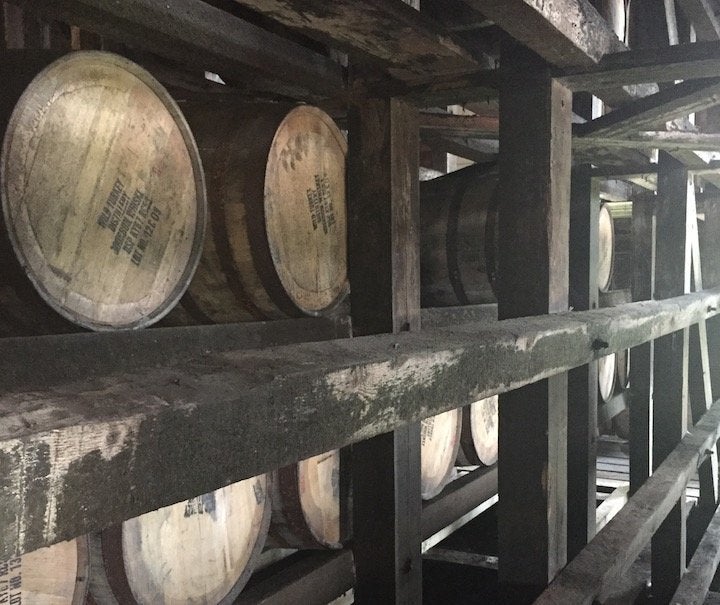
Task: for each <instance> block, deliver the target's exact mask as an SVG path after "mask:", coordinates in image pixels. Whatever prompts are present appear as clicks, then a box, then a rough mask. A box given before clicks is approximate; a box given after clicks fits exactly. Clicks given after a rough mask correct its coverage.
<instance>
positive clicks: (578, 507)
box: [567, 165, 600, 559]
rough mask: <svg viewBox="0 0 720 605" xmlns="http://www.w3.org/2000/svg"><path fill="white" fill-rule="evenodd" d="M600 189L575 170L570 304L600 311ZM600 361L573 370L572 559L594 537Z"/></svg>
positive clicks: (586, 168) (586, 169) (587, 171)
mask: <svg viewBox="0 0 720 605" xmlns="http://www.w3.org/2000/svg"><path fill="white" fill-rule="evenodd" d="M599 194H600V187H599V183H598V182H597V180H595V179H593V178H592V168H591V166H590V165H582V166H578V167H575V168H573V171H572V188H571V204H570V247H569V254H570V267H569V271H570V306H571V308H573V309H577V310H588V309H596V308H597V307H598V287H597V266H598V216H599V211H600V195H599ZM597 372H598V367H597V362H591V363H589V364H588V365H585V366H580V367H579V368H573V369H572V370H570V372H568V419H567V423H568V428H567V440H568V441H567V482H568V504H567V540H568V542H567V549H568V558H569V559H572V557H574V556H575V555H576V554H577V553H578V552H580V551H581V550H582V549H583V548H584V546H585V545H586V544H587V542H588V540H590V539H591V538H592V537H593V536H594V535H595V526H596V521H595V508H596V504H595V498H596V489H597V488H596V476H595V475H596V463H597V439H596V434H597V413H598V410H597V406H598V387H597V385H598V374H597Z"/></svg>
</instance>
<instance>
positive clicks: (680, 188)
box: [651, 152, 688, 602]
mask: <svg viewBox="0 0 720 605" xmlns="http://www.w3.org/2000/svg"><path fill="white" fill-rule="evenodd" d="M687 182H688V173H687V169H686V168H685V166H683V165H682V164H681V163H680V162H678V161H677V160H675V159H674V158H672V157H670V156H668V155H666V154H664V153H662V152H661V154H660V158H659V161H658V192H657V200H656V207H655V217H656V233H657V240H656V245H655V247H656V252H655V254H656V265H655V286H654V296H655V298H657V299H663V298H669V297H671V296H676V295H678V294H680V293H682V292H683V291H684V285H685V235H686V227H685V226H686V222H687V221H686V217H687V202H688V200H687ZM652 393H653V394H652V415H653V423H652V446H653V449H652V466H653V468H655V469H657V468H658V467H659V466H660V464H661V463H662V462H663V461H664V460H665V458H666V457H667V456H668V455H670V453H671V452H672V451H673V450H674V449H675V447H676V446H677V444H678V443H679V442H680V439H682V436H683V435H684V434H685V431H686V429H687V417H688V332H687V330H678V331H676V332H673V333H672V334H668V335H666V336H663V337H661V338H659V339H657V340H656V341H655V342H654V343H653V391H652ZM685 509H686V505H685V498H681V499H680V500H679V502H678V503H677V505H676V506H675V507H674V508H673V509H672V511H670V513H669V515H668V516H667V518H666V519H665V520H664V521H663V523H662V525H661V526H660V528H659V529H658V531H657V533H656V534H655V535H654V536H653V539H652V558H651V569H652V586H653V588H652V590H653V595H654V597H655V598H657V599H659V600H660V601H661V602H665V601H668V600H669V599H670V597H672V594H673V592H675V588H676V586H677V585H678V582H679V581H680V578H681V577H682V574H683V572H684V570H685V557H686V541H687V536H686V533H687V532H686V518H687V512H686V510H685Z"/></svg>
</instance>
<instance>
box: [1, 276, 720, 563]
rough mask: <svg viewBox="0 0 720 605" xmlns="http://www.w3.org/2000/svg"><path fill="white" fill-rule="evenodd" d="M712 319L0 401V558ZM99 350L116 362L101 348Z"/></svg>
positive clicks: (479, 341)
mask: <svg viewBox="0 0 720 605" xmlns="http://www.w3.org/2000/svg"><path fill="white" fill-rule="evenodd" d="M718 308H720V290H712V291H706V292H701V293H697V294H689V295H686V296H683V297H678V298H675V299H668V300H666V301H661V302H641V303H632V304H628V305H622V306H619V307H615V308H612V309H601V310H596V311H589V312H582V313H565V314H558V315H551V316H542V317H534V318H525V319H514V320H507V321H502V322H497V323H494V324H490V325H489V324H466V325H462V326H457V327H452V328H438V329H431V330H426V331H425V330H424V331H419V332H416V333H407V334H403V335H398V336H394V335H383V336H372V337H366V338H356V339H346V340H337V341H330V342H318V343H306V344H295V345H288V346H282V347H275V348H264V349H259V350H251V351H247V350H245V351H241V350H227V349H225V350H224V351H223V352H214V351H212V350H211V349H206V350H204V351H202V352H199V353H198V355H197V356H196V357H194V358H191V359H188V358H182V359H176V360H175V361H173V362H168V361H166V362H165V363H164V364H161V365H157V366H156V367H148V368H147V369H134V370H133V371H131V372H122V371H121V370H118V371H116V372H114V373H108V374H105V375H102V374H100V375H96V376H94V377H92V378H90V379H87V380H84V381H81V382H73V383H68V384H61V385H56V386H49V387H48V386H46V387H43V388H38V389H36V390H31V389H29V388H28V387H27V386H26V387H25V388H23V389H17V390H15V391H12V390H10V391H8V392H5V393H4V394H3V395H2V396H0V469H1V471H0V544H1V545H2V552H1V553H0V556H1V557H5V558H7V557H9V556H11V555H12V554H13V553H15V552H27V551H31V550H34V549H35V548H38V547H40V546H44V545H46V544H51V543H53V542H56V541H58V540H61V539H66V538H70V537H73V536H76V535H80V534H83V533H85V532H87V531H89V530H95V529H99V528H102V527H105V526H108V525H110V524H112V523H114V522H118V521H121V520H124V519H127V518H130V517H133V516H136V515H138V514H141V513H143V512H146V511H149V510H154V509H156V508H158V507H160V506H164V505H167V504H171V503H174V502H178V501H181V500H183V499H185V498H188V497H191V496H194V495H198V494H201V493H205V492H208V491H210V490H212V489H215V488H217V487H219V486H221V485H225V484H229V483H232V482H234V481H238V480H241V479H244V478H246V477H250V476H253V475H256V474H259V473H262V472H265V471H268V470H270V469H274V468H277V467H278V466H281V465H284V464H288V463H292V462H294V461H296V460H299V459H303V458H306V457H308V456H311V455H314V454H318V453H320V452H323V451H326V450H329V449H332V448H335V447H339V446H343V445H347V444H350V443H354V442H357V441H360V440H363V439H367V438H368V437H371V436H373V435H377V434H380V433H383V432H386V431H389V430H390V429H392V428H393V427H396V426H398V425H401V424H403V423H407V422H411V421H416V420H419V419H421V418H425V417H428V416H430V415H433V414H437V413H439V412H442V411H445V410H448V409H451V408H455V407H458V406H460V405H464V404H467V403H469V402H470V401H474V400H476V399H480V398H482V397H487V396H489V395H492V394H495V393H499V392H503V391H508V390H511V389H514V388H517V387H519V386H522V385H525V384H529V383H531V382H534V381H537V380H540V379H543V378H547V377H548V376H551V375H554V374H558V373H561V372H564V371H566V370H568V369H569V368H572V367H575V366H578V365H582V364H584V363H587V362H588V361H589V360H591V359H593V358H597V357H599V356H602V355H604V354H606V353H609V352H611V351H617V350H620V349H626V348H629V347H632V346H635V345H638V344H639V343H641V342H644V341H646V340H648V339H654V338H657V337H659V336H662V335H664V334H668V333H670V332H673V331H675V330H678V329H682V328H684V327H687V326H689V325H691V324H692V323H695V322H697V321H699V320H701V319H704V318H707V317H710V316H713V315H716V314H717V313H718ZM108 343H110V340H109V339H108ZM98 350H99V353H98V354H105V355H108V356H113V358H114V359H118V354H117V351H113V350H112V348H111V347H110V346H108V347H105V348H102V347H101V348H99V349H98ZM103 350H104V351H106V352H105V353H100V351H103ZM120 359H121V358H120ZM62 363H63V360H62V359H58V360H57V364H58V365H61V364H62ZM120 363H122V361H120ZM100 365H103V364H100ZM39 371H42V369H39Z"/></svg>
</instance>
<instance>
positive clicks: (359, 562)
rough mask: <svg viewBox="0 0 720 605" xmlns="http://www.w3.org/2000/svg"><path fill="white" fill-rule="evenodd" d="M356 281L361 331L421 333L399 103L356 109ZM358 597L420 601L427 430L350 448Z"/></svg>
mask: <svg viewBox="0 0 720 605" xmlns="http://www.w3.org/2000/svg"><path fill="white" fill-rule="evenodd" d="M349 118H350V119H349V124H348V126H349V134H350V138H349V160H348V177H349V179H348V183H349V187H348V232H349V239H348V276H349V279H350V281H351V283H352V284H353V289H354V294H353V297H352V299H351V308H352V316H353V334H355V335H368V334H377V333H390V332H392V333H398V332H406V331H408V330H418V329H419V328H420V241H419V237H420V199H419V183H418V179H417V174H418V167H419V145H420V138H419V128H418V112H417V109H415V108H414V107H412V106H411V105H409V104H408V103H406V102H404V101H400V100H397V99H383V100H368V101H364V102H362V103H360V104H358V105H357V106H353V107H351V111H350V115H349ZM350 472H351V474H352V486H353V503H352V508H353V553H354V556H355V573H356V583H355V601H356V602H357V603H360V604H364V603H367V604H371V603H397V604H407V605H410V604H412V603H418V602H420V601H421V600H422V564H421V559H420V555H421V543H422V537H421V526H420V523H421V521H420V517H421V515H420V513H421V498H420V494H421V486H420V424H419V423H417V422H412V423H409V424H403V425H401V426H398V427H395V430H394V431H392V432H389V433H384V434H381V435H377V436H375V437H373V438H371V439H368V440H365V441H362V442H360V443H357V444H355V445H354V446H353V448H352V464H351V469H350Z"/></svg>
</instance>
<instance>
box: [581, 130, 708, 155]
mask: <svg viewBox="0 0 720 605" xmlns="http://www.w3.org/2000/svg"><path fill="white" fill-rule="evenodd" d="M596 147H605V148H609V147H614V148H624V149H664V150H666V151H673V150H677V149H689V150H692V151H720V134H702V133H696V132H677V131H672V132H668V131H644V132H632V133H627V134H623V135H622V136H618V137H609V136H604V137H602V136H593V135H589V136H584V137H575V138H574V139H573V148H574V149H576V150H577V149H593V148H596Z"/></svg>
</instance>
